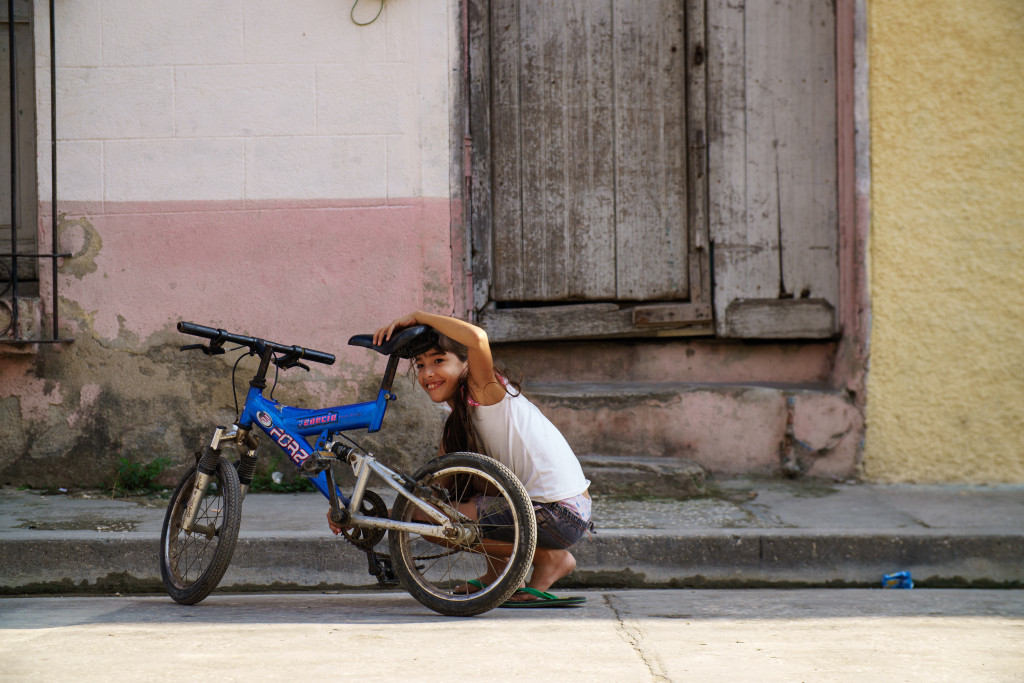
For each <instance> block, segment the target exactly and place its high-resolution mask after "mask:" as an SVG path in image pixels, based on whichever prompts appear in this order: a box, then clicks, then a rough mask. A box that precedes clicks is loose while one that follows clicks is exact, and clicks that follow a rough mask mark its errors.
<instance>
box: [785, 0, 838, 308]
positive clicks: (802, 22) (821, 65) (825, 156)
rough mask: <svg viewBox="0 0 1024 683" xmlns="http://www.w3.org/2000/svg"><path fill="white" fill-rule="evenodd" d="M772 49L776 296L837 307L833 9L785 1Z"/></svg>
mask: <svg viewBox="0 0 1024 683" xmlns="http://www.w3.org/2000/svg"><path fill="white" fill-rule="evenodd" d="M780 19H781V20H784V21H785V22H786V34H787V36H788V38H789V39H788V40H786V41H785V42H777V43H775V44H774V45H773V47H772V50H773V52H774V53H775V55H776V58H775V64H776V68H775V70H774V73H773V74H772V77H773V80H775V81H776V82H777V83H778V84H779V87H778V88H777V89H776V90H775V93H776V98H775V100H774V102H773V106H774V111H775V112H776V113H775V118H776V121H786V122H788V124H787V125H784V126H777V127H776V135H777V139H778V146H777V154H778V165H779V172H778V173H779V178H780V182H779V225H780V228H781V236H780V249H781V254H780V256H781V261H782V268H781V270H782V276H781V282H782V285H783V286H782V287H780V289H782V290H783V291H784V292H785V293H786V294H787V295H792V296H796V297H799V298H808V297H810V298H824V299H827V300H828V301H830V302H832V303H833V304H836V305H837V304H838V301H839V298H838V295H839V273H838V239H839V228H838V226H839V219H838V196H837V191H838V190H837V183H836V179H837V161H836V139H837V137H836V136H837V128H836V67H835V65H836V38H835V35H836V33H835V5H834V3H831V2H807V1H806V0H801V1H795V0H791V2H790V3H789V4H788V6H785V15H784V16H783V17H780Z"/></svg>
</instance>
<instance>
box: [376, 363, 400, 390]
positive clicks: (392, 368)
mask: <svg viewBox="0 0 1024 683" xmlns="http://www.w3.org/2000/svg"><path fill="white" fill-rule="evenodd" d="M399 360H400V359H399V357H398V356H397V355H394V354H392V355H391V356H389V357H388V367H387V370H385V371H384V379H383V380H381V383H380V388H381V390H383V391H387V392H390V391H391V385H392V384H394V383H395V373H396V372H397V371H398V361H399Z"/></svg>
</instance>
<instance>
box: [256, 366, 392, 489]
mask: <svg viewBox="0 0 1024 683" xmlns="http://www.w3.org/2000/svg"><path fill="white" fill-rule="evenodd" d="M393 399H394V394H392V393H391V391H390V390H388V389H385V388H383V387H381V389H380V390H379V391H378V393H377V400H376V401H366V402H364V403H351V404H348V405H340V406H334V407H332V408H316V409H305V408H295V407H292V406H286V405H282V404H281V403H278V402H277V401H275V400H273V399H270V398H267V397H266V396H264V395H263V390H262V389H261V388H259V387H255V386H254V387H250V388H249V393H248V395H247V396H246V397H245V406H244V407H243V408H242V415H241V417H240V418H239V420H238V426H239V427H241V428H242V429H245V430H250V429H252V425H253V423H255V424H258V425H259V426H260V429H262V430H263V431H264V432H266V434H267V436H268V437H270V439H271V441H273V442H274V443H276V444H277V445H278V446H280V447H281V450H283V451H284V452H285V454H286V455H287V456H288V457H289V459H291V461H292V462H293V463H295V466H296V467H301V466H302V464H303V463H304V462H306V461H307V460H309V458H311V457H312V455H313V452H316V451H322V450H325V449H326V447H327V444H328V443H330V441H331V440H332V437H333V436H334V434H336V433H337V432H343V431H347V430H350V429H366V430H367V431H368V432H376V431H379V430H380V427H381V424H382V423H383V422H384V413H385V412H386V411H387V407H388V401H391V400H393ZM313 436H316V437H317V439H316V442H315V443H314V445H313V447H312V449H313V452H310V450H309V448H310V446H309V442H308V441H307V438H308V437H313ZM310 481H311V482H312V483H313V485H314V486H315V487H316V488H317V489H319V490H320V492H321V493H323V494H324V495H325V496H328V497H329V496H330V489H329V487H328V483H327V477H326V474H325V473H323V472H321V473H320V474H318V475H317V476H316V477H312V478H311V479H310ZM338 496H339V497H340V498H341V500H342V501H343V503H344V504H345V505H348V503H349V499H348V498H347V497H346V496H345V495H344V494H342V493H341V491H338Z"/></svg>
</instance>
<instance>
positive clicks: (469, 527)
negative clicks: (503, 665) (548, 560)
mask: <svg viewBox="0 0 1024 683" xmlns="http://www.w3.org/2000/svg"><path fill="white" fill-rule="evenodd" d="M414 478H415V479H416V481H417V482H418V483H419V484H421V485H422V486H432V487H437V488H436V489H435V490H438V491H441V493H439V494H437V495H435V496H434V497H433V499H432V500H429V501H427V502H430V503H432V504H433V505H434V506H435V507H437V508H438V509H439V510H442V511H444V512H445V515H446V516H447V517H448V518H449V519H451V520H452V521H453V522H454V523H455V526H456V527H458V528H459V529H460V531H463V532H465V533H464V535H463V538H462V540H461V542H455V541H446V540H440V539H437V538H427V537H423V536H420V535H418V534H412V533H409V532H406V531H394V530H392V531H389V532H388V544H389V547H390V550H391V559H392V562H393V564H394V568H395V573H396V574H397V575H398V578H399V580H400V581H401V582H402V586H403V587H404V588H405V589H406V590H407V591H408V592H409V594H410V595H412V596H413V597H414V598H416V600H418V601H419V602H420V603H422V604H423V605H425V606H426V607H429V608H430V609H432V610H434V611H435V612H438V613H440V614H444V615H448V616H465V617H468V616H473V615H476V614H481V613H483V612H486V611H488V610H490V609H493V608H495V607H497V606H498V605H500V604H501V603H503V602H505V601H506V600H508V599H509V597H511V595H512V594H513V593H514V592H515V591H516V589H517V588H518V587H519V586H520V584H521V583H522V582H523V580H524V579H525V578H526V574H527V572H528V571H529V570H530V565H531V563H532V562H533V553H534V549H535V547H536V543H537V519H536V516H535V515H534V512H533V503H531V502H530V497H529V495H527V493H526V489H524V488H523V485H522V484H521V483H520V482H519V480H518V479H517V478H516V476H515V475H514V474H513V473H512V471H511V470H509V469H508V468H507V467H505V466H504V465H502V464H501V463H499V462H498V461H497V460H494V459H493V458H489V457H486V456H483V455H478V454H476V453H450V454H448V455H443V456H441V457H439V458H436V459H434V460H432V461H430V462H429V463H427V464H426V465H424V466H423V467H422V468H421V469H420V470H419V471H418V472H416V474H415V475H414ZM474 492H483V494H484V495H487V496H489V498H488V503H487V510H502V511H504V510H507V512H503V513H502V514H501V515H499V516H497V517H494V518H492V517H489V516H487V515H485V518H484V519H483V520H482V521H478V520H470V519H464V518H461V517H459V515H458V514H457V513H455V512H454V511H453V510H452V508H453V507H454V506H455V505H456V504H457V503H458V502H465V501H467V500H469V499H470V498H471V497H472V495H473V493H474ZM442 504H443V505H444V507H442ZM391 516H392V519H396V520H400V521H405V522H409V521H418V522H420V523H429V522H425V517H426V516H425V515H424V514H423V513H422V512H421V511H420V510H419V508H417V507H416V505H414V504H413V503H411V502H409V500H408V499H407V498H405V497H403V496H399V497H398V499H397V500H396V501H395V506H394V510H393V511H392V515H391ZM484 576H488V577H489V578H488V581H487V585H485V586H484V587H483V588H481V589H479V590H476V591H475V592H473V593H468V592H466V591H468V590H475V589H476V587H475V586H473V587H469V586H468V584H467V580H470V579H477V578H479V577H484ZM491 577H493V578H491Z"/></svg>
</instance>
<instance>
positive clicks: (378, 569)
mask: <svg viewBox="0 0 1024 683" xmlns="http://www.w3.org/2000/svg"><path fill="white" fill-rule="evenodd" d="M366 559H367V560H368V562H369V565H370V575H371V576H376V577H377V585H378V586H379V587H380V588H392V587H395V586H399V585H400V584H399V581H398V576H397V575H396V574H395V568H394V567H393V566H392V565H391V558H390V557H388V556H387V555H381V554H380V553H377V552H372V551H371V552H368V553H366Z"/></svg>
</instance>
